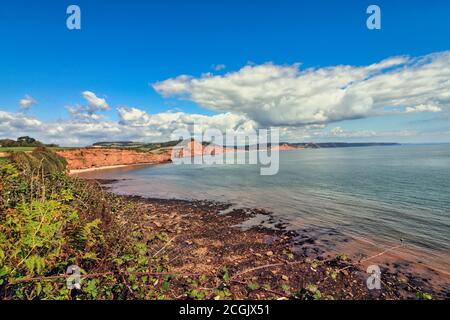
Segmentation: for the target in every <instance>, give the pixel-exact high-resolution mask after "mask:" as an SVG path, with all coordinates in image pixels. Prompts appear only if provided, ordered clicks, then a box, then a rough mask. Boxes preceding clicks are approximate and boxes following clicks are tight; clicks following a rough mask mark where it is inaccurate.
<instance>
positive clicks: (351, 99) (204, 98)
mask: <svg viewBox="0 0 450 320" xmlns="http://www.w3.org/2000/svg"><path fill="white" fill-rule="evenodd" d="M449 87H450V52H442V53H437V54H432V55H428V56H423V57H420V58H417V59H412V58H408V57H393V58H389V59H386V60H383V61H381V62H379V63H376V64H372V65H368V66H334V67H327V68H318V69H306V70H303V71H301V70H300V65H299V64H294V65H274V64H272V63H266V64H263V65H248V66H245V67H243V68H242V69H240V70H239V71H236V72H230V73H227V74H225V75H219V76H211V75H208V76H201V77H199V78H194V77H190V76H187V75H182V76H178V77H176V78H171V79H168V80H165V81H162V82H158V83H155V84H153V88H154V89H155V90H156V91H157V92H159V93H160V94H162V95H163V96H164V97H171V96H177V97H180V98H182V99H188V100H192V101H194V102H195V103H197V104H199V105H200V106H203V107H205V108H208V109H210V110H214V111H219V112H232V113H236V114H241V115H245V116H247V117H248V118H249V119H252V120H254V121H256V122H258V123H259V124H261V125H262V126H303V125H308V124H321V123H329V122H334V121H341V120H348V119H357V118H365V117H370V116H375V115H380V114H383V113H384V110H383V109H384V108H385V107H396V106H398V107H403V108H414V107H415V106H418V105H421V104H423V105H427V104H430V103H432V102H433V103H438V104H439V105H440V106H442V107H445V108H448V107H449V105H450V90H449V89H448V88H449Z"/></svg>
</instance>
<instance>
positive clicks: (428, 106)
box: [405, 104, 442, 113]
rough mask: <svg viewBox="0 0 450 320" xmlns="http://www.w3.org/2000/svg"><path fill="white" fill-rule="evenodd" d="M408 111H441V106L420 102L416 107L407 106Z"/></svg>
mask: <svg viewBox="0 0 450 320" xmlns="http://www.w3.org/2000/svg"><path fill="white" fill-rule="evenodd" d="M405 111H406V113H418V112H441V111H442V109H441V107H439V106H437V105H433V104H419V105H418V106H415V107H407V108H406V110H405Z"/></svg>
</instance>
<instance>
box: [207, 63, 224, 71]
mask: <svg viewBox="0 0 450 320" xmlns="http://www.w3.org/2000/svg"><path fill="white" fill-rule="evenodd" d="M226 67H227V66H226V65H224V64H214V65H212V66H211V68H212V69H213V70H214V71H222V70H224V69H225V68H226Z"/></svg>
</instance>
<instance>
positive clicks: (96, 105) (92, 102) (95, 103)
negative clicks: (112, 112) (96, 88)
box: [83, 91, 109, 112]
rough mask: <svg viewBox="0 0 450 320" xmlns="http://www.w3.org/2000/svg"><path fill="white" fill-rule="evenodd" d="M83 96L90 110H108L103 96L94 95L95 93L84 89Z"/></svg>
mask: <svg viewBox="0 0 450 320" xmlns="http://www.w3.org/2000/svg"><path fill="white" fill-rule="evenodd" d="M83 97H84V98H85V99H86V101H87V102H88V106H89V108H90V110H91V111H92V112H95V111H98V110H102V111H106V110H109V105H108V103H107V102H106V100H105V99H103V98H99V97H97V96H96V95H95V93H93V92H91V91H84V92H83Z"/></svg>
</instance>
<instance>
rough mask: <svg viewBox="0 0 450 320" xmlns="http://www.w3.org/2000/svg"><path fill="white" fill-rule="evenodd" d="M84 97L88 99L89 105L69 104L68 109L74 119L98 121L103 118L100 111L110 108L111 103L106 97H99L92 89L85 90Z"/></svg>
mask: <svg viewBox="0 0 450 320" xmlns="http://www.w3.org/2000/svg"><path fill="white" fill-rule="evenodd" d="M82 95H83V97H84V99H86V102H87V105H76V106H67V107H66V109H67V111H68V112H69V113H70V114H71V116H72V117H73V118H74V119H78V120H85V121H96V120H101V119H103V116H101V115H99V114H98V113H97V112H98V111H107V110H109V109H110V108H109V105H108V103H107V102H106V100H105V99H103V98H99V97H97V96H96V94H95V93H93V92H91V91H84V92H83V93H82Z"/></svg>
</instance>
